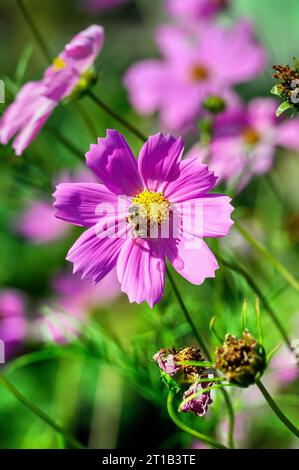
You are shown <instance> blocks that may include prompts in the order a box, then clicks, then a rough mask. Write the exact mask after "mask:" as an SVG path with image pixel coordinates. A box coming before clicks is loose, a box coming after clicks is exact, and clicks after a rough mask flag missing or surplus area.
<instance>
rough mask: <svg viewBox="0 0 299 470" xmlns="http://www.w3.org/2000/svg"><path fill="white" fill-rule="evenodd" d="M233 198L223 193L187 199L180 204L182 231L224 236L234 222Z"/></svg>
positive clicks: (206, 235)
mask: <svg viewBox="0 0 299 470" xmlns="http://www.w3.org/2000/svg"><path fill="white" fill-rule="evenodd" d="M230 201H231V199H230V198H229V197H228V196H223V195H221V194H209V195H206V196H205V197H201V198H198V199H192V200H191V201H186V202H185V203H182V204H181V205H180V206H179V212H180V214H181V219H182V231H183V232H184V233H188V234H191V235H192V234H193V235H195V236H197V237H200V238H203V237H224V236H226V235H227V234H228V233H229V231H230V227H231V226H232V224H233V221H232V219H231V218H230V215H231V213H232V211H233V210H234V208H233V207H232V205H231V204H230Z"/></svg>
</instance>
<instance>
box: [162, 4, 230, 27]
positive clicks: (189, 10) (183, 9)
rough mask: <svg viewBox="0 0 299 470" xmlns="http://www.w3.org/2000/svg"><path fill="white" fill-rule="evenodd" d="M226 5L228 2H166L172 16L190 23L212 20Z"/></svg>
mask: <svg viewBox="0 0 299 470" xmlns="http://www.w3.org/2000/svg"><path fill="white" fill-rule="evenodd" d="M227 5H228V0H166V6H167V10H168V12H169V13H170V14H171V15H172V16H174V17H176V18H178V19H184V20H187V21H189V20H190V21H192V22H194V21H198V20H206V19H210V18H213V17H214V16H215V15H217V13H219V12H220V11H221V10H223V9H224V8H226V7H227Z"/></svg>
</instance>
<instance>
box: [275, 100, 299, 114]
mask: <svg viewBox="0 0 299 470" xmlns="http://www.w3.org/2000/svg"><path fill="white" fill-rule="evenodd" d="M289 109H292V110H293V114H292V117H293V116H294V115H295V114H296V112H297V110H296V108H294V106H293V105H292V104H291V103H288V102H287V101H283V102H282V103H281V105H280V106H279V107H278V108H277V110H276V117H279V116H281V115H282V114H283V113H284V112H286V111H288V110H289Z"/></svg>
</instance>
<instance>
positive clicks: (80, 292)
mask: <svg viewBox="0 0 299 470" xmlns="http://www.w3.org/2000/svg"><path fill="white" fill-rule="evenodd" d="M53 287H54V289H55V292H56V293H57V299H56V303H57V305H59V306H60V307H62V308H63V310H64V311H65V312H67V313H70V314H71V315H75V316H76V317H78V318H82V317H83V316H84V314H86V313H87V312H90V310H92V309H93V308H95V307H97V306H101V305H103V304H105V303H107V302H109V301H111V300H113V299H115V298H116V297H118V295H119V294H120V293H121V291H120V285H119V282H118V279H117V275H116V270H115V269H113V270H112V271H110V273H109V274H107V276H106V277H105V278H104V279H102V281H101V282H100V283H99V284H96V285H93V284H92V282H91V281H90V280H88V279H83V280H82V279H81V277H80V276H79V275H78V274H72V273H63V274H60V275H58V276H57V277H56V278H55V279H54V283H53Z"/></svg>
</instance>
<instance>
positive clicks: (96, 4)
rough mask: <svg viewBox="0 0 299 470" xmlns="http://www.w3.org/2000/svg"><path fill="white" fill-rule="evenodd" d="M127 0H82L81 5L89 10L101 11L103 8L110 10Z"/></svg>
mask: <svg viewBox="0 0 299 470" xmlns="http://www.w3.org/2000/svg"><path fill="white" fill-rule="evenodd" d="M127 2H128V0H83V6H84V8H85V9H86V10H88V11H91V12H94V13H95V12H101V11H105V10H112V9H113V8H116V7H119V6H121V5H123V4H125V3H127Z"/></svg>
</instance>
